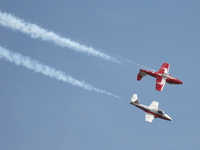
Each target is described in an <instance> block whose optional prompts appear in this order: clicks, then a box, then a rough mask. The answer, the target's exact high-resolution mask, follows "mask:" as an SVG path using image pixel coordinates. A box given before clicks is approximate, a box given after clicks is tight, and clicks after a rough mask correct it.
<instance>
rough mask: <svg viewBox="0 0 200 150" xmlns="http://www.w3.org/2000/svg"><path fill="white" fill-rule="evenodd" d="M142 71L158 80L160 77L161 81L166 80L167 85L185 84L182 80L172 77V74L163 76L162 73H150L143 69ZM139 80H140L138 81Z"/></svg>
mask: <svg viewBox="0 0 200 150" xmlns="http://www.w3.org/2000/svg"><path fill="white" fill-rule="evenodd" d="M140 71H142V72H143V73H144V75H150V76H152V77H154V78H157V77H158V76H159V77H160V78H161V79H162V78H166V83H168V84H183V82H182V81H181V80H179V79H177V78H174V77H172V76H171V75H170V74H165V73H163V74H162V73H158V72H153V71H148V70H143V69H140ZM144 75H143V76H144ZM137 80H139V79H137Z"/></svg>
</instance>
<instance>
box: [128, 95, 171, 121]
mask: <svg viewBox="0 0 200 150" xmlns="http://www.w3.org/2000/svg"><path fill="white" fill-rule="evenodd" d="M130 104H132V105H134V106H136V107H138V108H140V109H142V110H144V111H145V112H146V114H145V121H147V122H150V123H151V122H152V121H153V119H154V118H161V119H165V120H168V121H172V118H170V117H169V116H168V115H167V114H165V113H164V111H162V110H160V109H158V105H159V103H158V102H156V101H153V102H152V103H151V104H150V105H149V106H145V105H142V104H140V102H139V100H138V96H137V94H133V96H132V98H131V102H130Z"/></svg>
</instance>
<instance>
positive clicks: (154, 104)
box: [149, 101, 159, 109]
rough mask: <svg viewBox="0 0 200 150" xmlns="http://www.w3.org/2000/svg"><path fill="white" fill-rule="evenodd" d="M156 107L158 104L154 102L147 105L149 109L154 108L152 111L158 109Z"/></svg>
mask: <svg viewBox="0 0 200 150" xmlns="http://www.w3.org/2000/svg"><path fill="white" fill-rule="evenodd" d="M158 106H159V103H158V102H156V101H153V102H152V103H151V104H150V105H149V107H150V108H152V109H153V108H154V109H158Z"/></svg>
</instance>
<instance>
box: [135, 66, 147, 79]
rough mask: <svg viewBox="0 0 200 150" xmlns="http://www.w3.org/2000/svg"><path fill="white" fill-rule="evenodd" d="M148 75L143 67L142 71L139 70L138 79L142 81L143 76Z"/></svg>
mask: <svg viewBox="0 0 200 150" xmlns="http://www.w3.org/2000/svg"><path fill="white" fill-rule="evenodd" d="M146 75H147V74H146V73H145V72H144V71H143V70H142V69H140V71H139V72H138V75H137V80H138V81H140V80H141V79H142V77H144V76H146Z"/></svg>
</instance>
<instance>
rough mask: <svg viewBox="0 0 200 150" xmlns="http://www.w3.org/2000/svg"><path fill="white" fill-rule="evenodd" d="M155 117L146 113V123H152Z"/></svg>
mask: <svg viewBox="0 0 200 150" xmlns="http://www.w3.org/2000/svg"><path fill="white" fill-rule="evenodd" d="M154 118H155V117H154V115H152V114H150V113H146V114H145V121H147V122H150V123H151V122H152V121H153V119H154Z"/></svg>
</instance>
